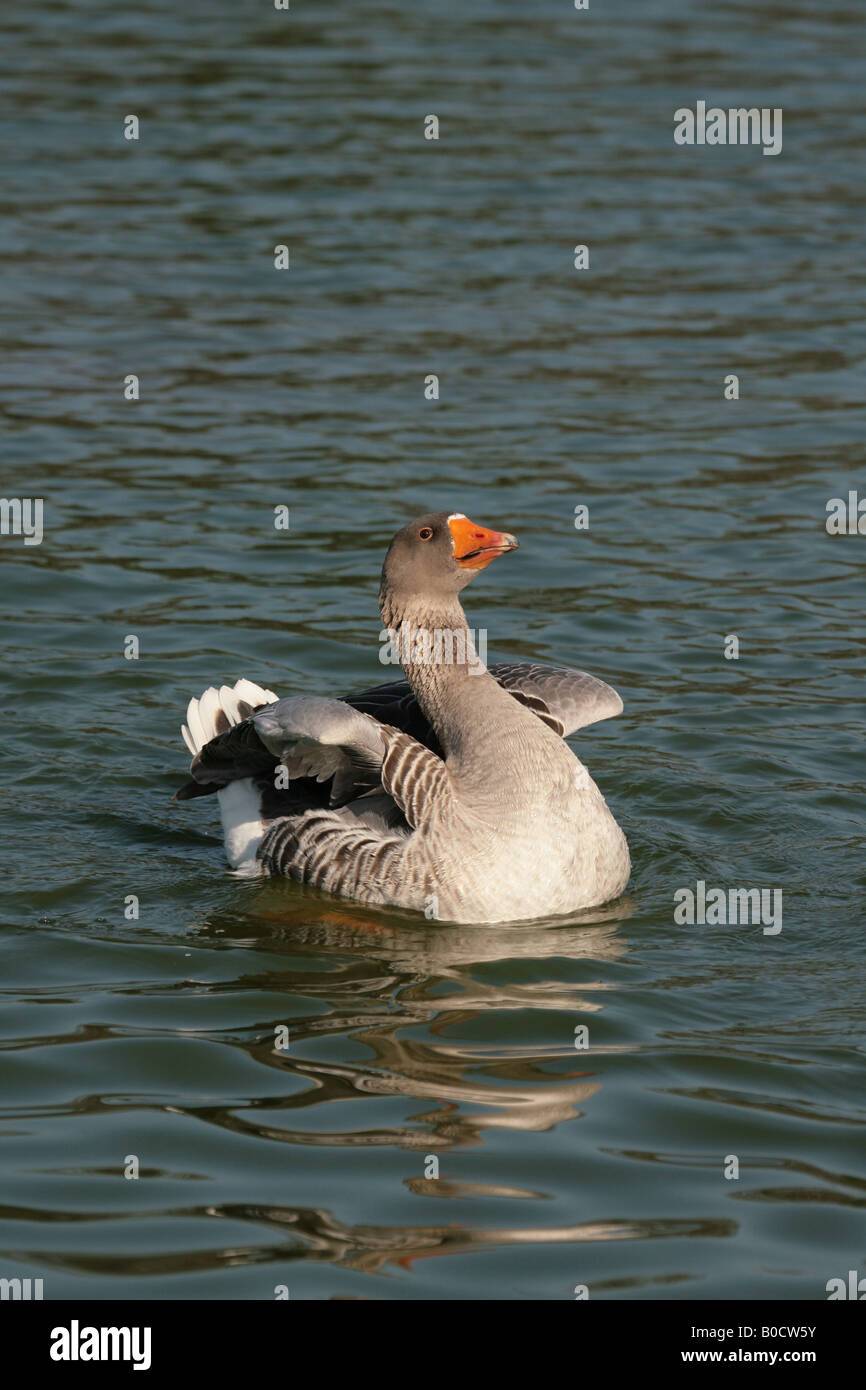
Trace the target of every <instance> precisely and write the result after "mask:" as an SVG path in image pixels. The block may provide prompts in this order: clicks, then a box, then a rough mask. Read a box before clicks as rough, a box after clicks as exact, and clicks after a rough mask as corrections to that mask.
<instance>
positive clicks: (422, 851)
mask: <svg viewBox="0 0 866 1390" xmlns="http://www.w3.org/2000/svg"><path fill="white" fill-rule="evenodd" d="M516 549H517V541H516V540H515V539H514V537H513V536H511V535H509V534H507V533H506V532H502V531H491V530H489V529H487V528H486V527H483V526H476V525H475V524H474V523H473V522H471V521H469V520H468V518H467V517H465V516H464V515H463V514H462V513H459V512H458V513H451V514H450V515H449V514H448V513H447V512H436V513H432V514H430V515H428V516H422V517H419V518H418V520H417V521H413V522H411V523H410V524H409V525H408V526H404V527H403V529H402V530H401V531H398V532H397V535H396V536H395V537H394V539H393V541H392V542H391V545H390V547H389V550H388V554H387V556H386V557H385V564H384V566H383V569H382V586H381V591H380V594H379V607H380V612H381V615H382V620H383V622H384V624H385V627H386V629H388V633H389V634H390V636H391V638H392V639H393V641H394V645H395V646H396V648H397V650H398V652H399V656H400V661H401V665H402V666H403V670H404V672H405V675H406V679H405V680H402V681H393V682H390V683H388V684H385V685H379V686H376V687H375V688H373V689H371V690H365V691H363V692H362V693H361V694H359V695H348V696H346V697H345V698H343V699H341V700H330V699H319V698H316V697H313V696H305V695H296V696H290V697H289V698H287V699H282V700H281V699H278V698H277V696H276V695H275V694H274V693H273V691H270V690H263V689H261V688H260V687H259V686H257V685H254V684H253V683H252V681H247V680H240V681H238V682H237V684H236V685H235V686H234V687H229V686H227V685H224V686H222V687H221V688H220V689H219V690H217V689H216V688H214V687H211V688H210V689H208V690H206V691H205V692H204V694H203V695H202V696H201V698H200V699H198V700H195V699H193V700H190V702H189V707H188V709H187V722H186V724H185V725H184V726H183V737H184V741H185V742H186V745H187V747H188V748H189V751H190V752H191V753H192V755H193V759H192V764H191V766H190V775H191V778H192V780H191V781H190V782H187V783H186V785H185V786H183V787H181V789H180V791H178V792H177V794H176V799H178V800H186V799H188V798H190V797H195V796H205V795H207V794H209V793H213V792H215V793H216V794H217V796H218V799H219V803H220V811H221V814H222V820H223V828H224V832H225V844H226V854H227V857H228V860H229V862H230V864H231V865H232V867H233V868H235V869H237V870H241V871H243V872H246V873H262V874H272V875H282V876H285V877H287V878H291V879H294V880H296V881H297V882H299V883H304V884H309V885H312V886H313V887H316V888H321V889H324V890H325V891H327V892H329V893H334V894H337V895H339V896H340V897H344V898H350V899H352V900H354V901H355V902H359V903H370V904H376V905H382V906H393V907H402V908H410V909H415V910H417V911H420V912H423V913H425V915H426V916H427V917H428V918H431V919H435V920H439V921H449V922H458V923H485V922H487V923H492V922H506V921H516V920H521V919H522V920H525V919H528V918H537V917H548V916H554V915H557V914H561V913H566V912H574V911H576V910H579V909H581V908H588V907H594V906H598V905H600V904H602V903H605V902H608V901H609V900H610V899H612V898H615V897H617V896H618V895H619V894H620V893H622V891H623V889H624V888H625V886H626V883H627V881H628V877H629V872H630V861H629V852H628V845H627V843H626V839H625V836H624V835H623V833H622V831H621V830H620V828H619V826H618V825H617V823H616V821H615V820H614V818H613V816H612V815H611V813H610V811H609V810H608V807H607V803H606V802H605V799H604V797H603V796H602V795H601V792H600V791H599V789H598V787H597V786H596V785H595V783H594V782H593V780H592V778H591V777H590V775H589V773H588V772H587V770H586V768H585V767H584V766H583V764H582V763H581V762H580V761H579V759H578V758H576V757H575V755H574V753H573V752H572V751H571V749H570V748H569V746H568V744H567V743H565V742H564V739H565V737H566V736H567V735H569V734H572V733H574V732H575V730H577V729H582V728H584V727H585V726H586V725H587V724H593V723H595V722H596V721H597V720H600V719H609V718H611V717H612V716H613V715H616V714H619V713H620V711H621V709H622V701H621V699H620V698H619V696H618V695H617V693H616V691H615V690H612V689H611V687H610V686H609V685H605V683H604V681H600V680H597V679H596V678H595V677H594V676H590V675H587V674H586V673H585V672H584V671H572V670H567V669H565V668H562V667H559V666H542V665H538V664H537V663H535V662H526V661H515V662H508V663H506V664H504V665H494V666H490V667H489V668H488V667H486V666H485V665H484V664H483V662H481V661H480V660H479V658H478V655H477V653H476V651H475V647H474V644H473V642H472V637H471V634H470V632H469V629H468V627H467V625H466V617H465V614H464V612H463V609H462V607H461V606H460V601H459V598H458V594H459V593H460V590H461V589H463V588H464V586H465V585H466V584H468V582H469V581H470V579H472V577H473V576H474V575H475V574H477V573H478V572H479V571H480V570H482V569H485V568H486V567H487V565H488V564H490V562H491V561H492V560H493V559H494V558H495V557H496V556H497V555H504V554H506V553H507V552H508V551H511V550H516ZM384 635H385V634H383V636H384Z"/></svg>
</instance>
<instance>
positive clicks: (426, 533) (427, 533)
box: [418, 526, 433, 541]
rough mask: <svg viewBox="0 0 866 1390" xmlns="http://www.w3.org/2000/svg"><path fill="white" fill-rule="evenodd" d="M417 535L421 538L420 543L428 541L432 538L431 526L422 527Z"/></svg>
mask: <svg viewBox="0 0 866 1390" xmlns="http://www.w3.org/2000/svg"><path fill="white" fill-rule="evenodd" d="M418 535H419V536H420V537H421V539H422V541H429V540H430V539H431V538H432V536H433V528H432V526H422V527H421V530H420V531H419V532H418Z"/></svg>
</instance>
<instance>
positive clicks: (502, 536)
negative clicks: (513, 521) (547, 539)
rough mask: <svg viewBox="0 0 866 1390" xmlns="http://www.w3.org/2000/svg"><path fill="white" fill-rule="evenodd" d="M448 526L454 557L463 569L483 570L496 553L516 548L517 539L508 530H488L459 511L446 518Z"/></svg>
mask: <svg viewBox="0 0 866 1390" xmlns="http://www.w3.org/2000/svg"><path fill="white" fill-rule="evenodd" d="M448 527H449V529H450V531H451V535H452V537H453V540H454V559H455V560H456V561H457V563H458V565H459V566H460V568H461V569H464V570H483V569H484V567H485V566H486V565H489V564H490V561H491V560H495V559H496V556H497V555H504V554H505V553H506V551H508V550H516V549H517V540H516V539H515V537H514V536H512V535H510V534H509V533H508V531H489V530H488V529H487V527H486V526H476V525H475V522H474V521H470V520H469V518H468V517H467V516H463V515H462V514H460V513H458V514H456V515H455V516H452V517H449V518H448Z"/></svg>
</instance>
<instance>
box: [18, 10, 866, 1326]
mask: <svg viewBox="0 0 866 1390" xmlns="http://www.w3.org/2000/svg"><path fill="white" fill-rule="evenodd" d="M864 59H866V55H864V35H863V24H862V15H861V13H860V12H859V10H858V8H857V7H855V6H854V5H853V4H852V5H849V6H846V5H844V4H833V5H822V6H814V5H811V4H805V3H793V4H786V5H784V6H779V5H775V4H751V5H744V4H729V5H724V6H722V5H712V4H708V3H707V4H701V3H697V0H693V3H689V0H646V3H644V2H643V0H641V3H639V2H638V0H628V3H626V0H620V3H614V4H611V5H608V6H603V5H601V4H599V5H596V4H595V0H593V4H592V7H591V10H590V12H587V13H577V12H575V11H574V10H573V8H570V7H569V6H568V5H567V4H565V3H559V0H540V3H538V4H536V5H533V6H531V7H528V6H525V5H523V4H520V3H518V2H517V0H495V3H494V0H473V3H471V4H467V3H465V0H461V3H457V0H440V3H438V4H437V5H436V6H415V5H406V4H399V3H397V0H379V3H376V4H372V5H369V6H358V5H352V4H349V3H348V0H339V3H336V4H334V5H331V6H327V7H321V6H315V7H314V6H311V5H305V4H302V3H300V0H298V3H297V4H293V6H292V9H291V11H290V12H289V13H288V14H286V13H278V12H275V11H273V10H272V9H270V8H269V6H268V5H267V4H265V3H254V0H244V2H243V3H237V4H232V5H229V4H227V3H224V2H223V0H221V3H216V4H212V3H202V2H201V0H196V2H195V3H190V4H184V5H183V6H178V5H174V6H171V5H169V4H168V3H167V2H166V0H142V3H139V4H137V5H136V6H135V7H132V8H128V7H127V8H120V9H118V8H117V7H116V6H111V5H109V4H107V3H105V2H104V0H103V2H102V3H95V4H94V3H88V4H85V3H83V2H82V0H76V2H75V3H65V4H64V3H56V4H52V5H51V6H39V7H37V6H31V7H27V8H25V7H20V8H19V11H18V13H17V15H16V16H14V17H12V18H11V19H9V21H8V24H7V35H6V41H5V44H4V52H3V55H2V58H0V64H2V84H3V93H4V97H5V101H4V108H5V112H6V114H5V117H4V119H3V122H2V129H0V141H2V160H3V168H4V171H5V178H4V205H5V206H4V212H3V216H2V220H0V256H2V273H3V294H2V296H0V299H2V309H0V312H2V336H3V342H4V349H3V353H2V368H0V373H2V377H0V379H2V409H3V448H2V458H3V462H2V486H3V495H4V496H6V497H41V498H43V499H44V507H45V513H44V517H45V520H44V526H45V534H44V540H43V542H42V544H41V545H39V546H30V547H25V546H24V545H23V542H22V540H21V538H16V537H14V536H3V537H2V538H0V561H2V579H3V629H2V634H3V635H2V650H3V662H2V671H0V675H2V682H3V689H4V694H5V700H4V712H5V737H4V740H3V749H4V753H3V771H4V776H3V790H4V797H3V806H2V825H0V834H2V843H3V846H4V855H3V870H2V877H0V923H2V930H0V988H2V1007H0V1134H2V1137H3V1143H2V1144H0V1275H2V1276H3V1277H11V1276H15V1275H18V1276H22V1277H26V1276H30V1277H42V1278H43V1279H44V1284H45V1297H46V1298H60V1297H68V1296H75V1297H82V1298H104V1297H120V1298H130V1299H133V1298H148V1297H150V1298H166V1299H168V1298H215V1299H236V1298H240V1299H268V1298H272V1297H273V1296H274V1289H275V1287H276V1286H277V1285H285V1286H287V1287H288V1289H289V1291H290V1294H291V1297H292V1298H332V1297H364V1298H374V1299H375V1298H384V1299H476V1298H497V1299H527V1298H532V1299H569V1298H572V1297H573V1289H574V1287H575V1285H577V1284H586V1285H587V1286H588V1287H589V1291H590V1297H592V1298H621V1299H627V1298H641V1299H644V1298H665V1299H688V1298H700V1299H709V1298H725V1299H727V1298H750V1299H751V1298H754V1299H764V1298H785V1299H822V1298H824V1297H825V1296H826V1295H825V1285H826V1282H827V1280H828V1279H830V1278H833V1277H843V1278H844V1277H845V1276H846V1275H847V1271H848V1270H849V1269H856V1270H858V1271H859V1273H860V1274H861V1275H862V1273H863V1272H864V1268H863V1266H864V1253H863V1252H864V1234H866V1222H864V1204H866V1171H864V1169H866V1165H864V1161H863V1137H864V1121H866V1110H864V1070H863V1017H864V998H863V972H862V955H863V952H862V935H863V909H862V905H861V900H860V893H861V891H862V890H863V887H864V870H863V835H864V826H863V813H862V806H863V794H864V785H866V782H864V773H863V748H864V718H863V680H864V674H866V643H864V636H863V619H862V614H863V582H862V575H863V563H864V558H863V557H864V547H866V538H864V537H862V536H859V535H853V536H830V535H828V533H827V531H826V529H825V526H824V521H825V514H826V504H827V501H828V499H829V498H831V497H836V496H846V495H847V492H848V490H849V489H850V488H855V489H856V488H857V487H858V486H859V487H860V488H861V491H863V493H864V495H866V477H864V472H863V445H862V441H863V434H864V426H866V409H864V400H863V368H864V358H866V328H864V322H866V316H864V300H866V295H864V281H866V276H864V271H863V263H862V255H861V249H860V243H861V240H862V237H861V228H862V225H863V220H864V200H866V194H864V185H863V181H862V177H861V176H860V174H859V173H858V168H859V165H858V159H859V151H860V150H862V147H863V141H864V138H866V115H864V111H863V106H862V100H861V91H862V84H863V77H864V71H866V62H864ZM698 99H706V100H707V101H708V102H710V103H714V102H715V103H718V104H720V105H723V106H725V107H727V106H735V105H753V104H755V105H758V106H770V107H782V108H783V110H784V148H783V152H782V154H781V155H779V156H778V157H775V158H767V157H763V156H762V155H761V153H760V150H759V149H754V148H724V149H721V148H715V149H708V148H704V149H698V148H692V149H689V148H676V147H675V146H674V144H673V139H672V131H673V111H674V110H675V109H676V108H677V107H679V106H681V105H693V104H694V103H695V101H696V100H698ZM128 113H136V114H138V115H139V117H140V121H141V138H140V140H139V141H138V142H137V143H132V142H126V141H124V139H123V135H122V127H123V118H124V116H126V115H127V114H128ZM429 113H435V114H438V115H439V117H440V121H441V131H440V135H441V138H440V140H439V141H438V143H433V142H426V141H424V139H423V122H424V117H425V116H426V115H427V114H429ZM278 243H286V244H288V245H289V246H290V249H291V269H290V270H289V271H288V272H277V271H275V270H274V268H273V247H274V246H275V245H276V244H278ZM577 243H586V244H588V245H589V247H590V256H591V261H590V270H589V271H586V272H577V271H575V269H574V268H573V263H572V258H573V247H574V245H575V244H577ZM128 373H135V374H137V375H138V376H139V377H140V381H141V399H140V401H138V402H137V403H136V402H127V401H124V399H123V379H124V377H125V376H126V375H127V374H128ZM429 373H436V374H437V375H438V376H439V378H440V399H439V401H437V402H433V401H427V400H425V399H424V379H425V377H426V376H427V375H428V374H429ZM729 373H736V374H738V375H739V378H740V392H741V395H740V399H739V400H738V401H726V400H725V399H724V396H723V383H724V378H725V376H726V375H728V374H729ZM281 504H283V505H286V506H288V507H289V508H290V512H291V527H290V530H289V531H288V532H277V531H275V529H274V527H273V515H274V507H276V506H279V505H281ZM579 504H585V505H588V506H589V508H590V526H589V529H588V530H581V531H578V530H576V529H575V526H574V509H575V507H576V506H578V505H579ZM434 508H447V509H449V510H461V511H465V512H466V513H467V514H468V515H469V516H471V517H472V518H473V519H475V520H477V521H479V522H482V523H485V524H488V525H491V526H495V527H498V528H502V529H506V530H509V531H514V532H515V533H517V534H518V535H519V537H520V541H521V550H520V552H519V553H518V554H517V555H514V556H510V557H508V558H507V559H506V560H503V561H502V562H497V564H496V565H494V566H492V567H491V568H490V570H488V571H487V572H486V573H485V574H484V575H482V576H480V577H479V578H478V579H477V580H476V581H475V582H474V583H473V585H472V587H471V589H469V590H468V591H467V593H466V594H465V595H464V597H465V599H466V606H467V611H468V615H469V620H470V623H472V624H473V625H474V626H480V627H485V628H486V629H487V631H488V633H489V655H490V659H491V660H497V659H499V660H502V659H506V660H507V659H509V658H513V657H514V656H517V655H522V656H526V657H530V658H533V659H538V660H542V661H551V662H558V663H562V664H565V665H576V666H580V667H583V668H585V669H588V670H591V671H593V672H594V673H596V674H597V675H599V676H601V677H602V678H603V679H605V680H607V681H609V682H610V683H611V684H612V685H614V686H615V687H616V688H617V689H618V690H619V691H620V693H621V694H622V696H623V699H624V701H625V712H624V714H623V715H622V716H621V717H620V718H619V719H618V720H615V721H611V722H610V723H606V724H602V725H598V726H596V727H593V728H590V729H588V730H586V731H584V732H583V733H582V734H580V735H579V736H578V737H577V739H576V740H575V747H576V748H577V749H578V750H579V752H580V754H581V756H582V757H583V758H584V759H585V761H586V762H587V763H588V765H589V767H590V770H591V772H592V774H593V776H594V777H595V778H596V780H597V781H598V782H599V784H600V786H601V788H602V790H603V791H604V793H605V795H606V797H607V799H608V802H609V804H610V806H611V808H612V809H613V811H614V813H615V814H616V816H617V817H618V819H619V820H620V822H621V823H622V824H623V826H624V828H625V829H626V832H627V834H628V837H629V841H630V844H631V848H632V854H633V859H634V874H633V878H632V882H631V884H630V886H629V890H628V893H627V895H626V896H625V897H624V898H623V899H622V900H621V901H620V902H618V903H615V904H612V905H609V906H608V907H606V908H603V909H601V910H599V911H598V912H594V913H590V914H587V915H586V916H585V917H583V918H581V919H580V920H575V921H565V922H563V921H561V920H557V921H554V922H545V921H540V922H535V923H532V924H529V925H527V924H523V925H514V926H503V927H498V928H491V929H487V928H477V927H476V928H457V927H443V926H435V925H432V924H428V923H426V922H425V921H424V920H423V919H420V918H417V917H413V916H410V915H399V914H392V913H385V912H374V911H370V910H360V909H357V908H355V907H353V906H352V905H351V904H348V903H341V902H337V901H334V900H329V899H327V898H325V897H323V896H321V895H317V894H315V893H309V892H307V893H305V892H303V891H302V890H300V889H298V888H297V887H295V886H294V885H292V884H283V883H275V884H267V885H261V884H251V883H249V882H239V881H238V880H236V879H233V878H232V876H231V875H230V874H229V873H227V871H226V869H225V865H224V860H223V855H222V846H221V841H220V835H219V826H218V821H217V817H216V809H215V807H214V806H213V805H212V804H201V803H199V804H193V805H176V804H174V803H173V802H172V801H171V796H172V793H173V791H174V790H175V789H176V787H177V786H178V785H179V783H180V782H181V781H182V780H183V775H184V772H185V768H186V764H187V761H188V760H187V757H186V754H185V750H184V748H183V745H182V744H181V741H180V736H179V725H180V722H181V720H182V718H183V713H184V709H185V706H186V702H187V700H188V698H189V696H190V695H193V694H199V693H200V692H201V690H202V689H203V687H204V686H206V685H209V684H211V683H212V682H217V683H219V682H222V681H229V680H234V679H235V678H237V677H238V676H240V675H246V676H248V677H250V678H251V679H253V680H256V681H258V682H261V683H262V684H265V685H270V686H271V687H272V688H274V689H275V690H277V691H278V692H279V693H281V694H291V693H295V692H306V693H317V694H337V693H340V692H342V691H345V690H348V689H353V688H359V687H363V686H364V685H365V684H369V683H372V682H374V681H377V680H379V679H381V678H382V675H383V671H382V667H381V666H380V665H379V664H378V661H377V654H378V632H379V621H378V615H377V611H376V592H377V587H378V571H379V567H380V565H381V560H382V556H383V554H384V550H385V547H386V545H387V543H388V540H389V539H390V536H391V535H392V534H393V532H394V531H395V530H396V529H397V528H398V527H399V526H400V525H402V524H403V523H404V522H405V521H406V520H407V519H409V518H410V517H412V516H414V515H416V514H418V513H421V512H423V511H426V510H429V509H434ZM728 634H736V635H738V637H739V640H740V656H739V660H737V661H732V660H725V659H724V656H723V648H724V638H725V637H726V635H728ZM129 635H135V636H137V637H138V639H139V642H140V656H139V659H138V660H126V659H125V658H124V655H123V652H124V642H125V639H126V638H127V636H129ZM698 880H703V881H704V882H706V883H707V884H708V885H710V886H720V887H723V888H725V889H728V888H749V887H764V888H769V889H779V890H781V891H782V893H783V901H784V916H783V927H782V930H781V932H780V933H778V934H776V935H768V934H764V932H763V931H762V930H761V927H760V926H759V925H727V926H699V925H694V926H688V925H680V924H678V923H677V922H676V921H675V920H674V894H675V893H676V892H677V890H678V889H681V888H686V887H690V886H691V887H694V886H695V884H696V882H697V881H698ZM130 895H134V896H135V897H137V898H138V900H139V917H138V919H137V920H129V919H127V918H126V917H125V915H124V905H125V901H126V899H127V898H128V897H129V896H130ZM281 1025H282V1026H286V1027H288V1029H289V1037H290V1046H289V1049H288V1051H287V1052H284V1053H277V1052H275V1051H274V1047H273V1043H274V1030H275V1028H277V1027H279V1026H281ZM583 1026H586V1027H587V1028H588V1030H589V1043H590V1046H589V1048H588V1050H585V1051H578V1050H576V1049H575V1046H574V1040H575V1030H576V1029H579V1028H581V1027H583ZM132 1155H134V1156H135V1157H136V1158H137V1159H138V1162H139V1164H140V1177H139V1178H138V1180H137V1181H133V1180H127V1179H125V1178H124V1176H123V1171H124V1166H125V1164H126V1163H127V1162H128V1156H132ZM431 1156H432V1157H435V1158H437V1159H438V1163H439V1177H438V1179H433V1178H430V1177H427V1176H425V1173H427V1172H429V1171H430V1167H431V1165H430V1162H429V1159H430V1157H431ZM727 1156H735V1157H737V1158H738V1161H739V1177H738V1178H737V1179H728V1178H726V1177H725V1175H724V1169H725V1161H726V1157H727ZM432 1256H437V1257H439V1258H437V1259H432V1258H430V1257H432Z"/></svg>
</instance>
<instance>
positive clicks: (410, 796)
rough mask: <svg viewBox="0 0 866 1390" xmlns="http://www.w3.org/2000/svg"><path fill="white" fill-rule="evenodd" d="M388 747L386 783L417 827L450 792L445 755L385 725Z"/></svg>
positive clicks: (414, 827) (410, 820)
mask: <svg viewBox="0 0 866 1390" xmlns="http://www.w3.org/2000/svg"><path fill="white" fill-rule="evenodd" d="M384 734H385V736H386V737H387V749H386V752H385V758H384V761H383V763H382V786H383V787H384V788H385V791H386V792H387V793H388V794H389V796H392V797H393V798H394V800H395V801H396V803H397V805H398V806H399V807H400V810H401V811H402V812H403V815H404V816H405V817H406V819H407V821H408V822H409V824H410V825H411V826H412V828H413V830H414V829H417V828H418V826H419V825H421V824H422V822H423V821H424V820H425V818H429V816H430V815H431V813H432V812H433V811H434V810H435V809H436V808H437V807H438V808H439V809H440V810H441V809H442V808H443V807H444V806H445V805H446V804H447V800H448V798H449V796H450V791H451V787H450V782H449V778H448V770H447V768H446V766H445V764H444V763H443V761H442V759H441V758H439V757H437V756H436V754H435V753H431V751H430V749H429V748H425V747H424V745H423V744H422V743H417V742H416V741H415V739H414V738H410V737H409V736H408V734H403V733H400V732H399V731H398V730H395V729H385V730H384Z"/></svg>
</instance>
